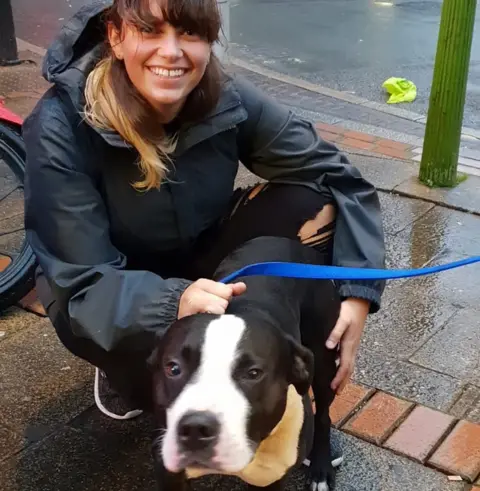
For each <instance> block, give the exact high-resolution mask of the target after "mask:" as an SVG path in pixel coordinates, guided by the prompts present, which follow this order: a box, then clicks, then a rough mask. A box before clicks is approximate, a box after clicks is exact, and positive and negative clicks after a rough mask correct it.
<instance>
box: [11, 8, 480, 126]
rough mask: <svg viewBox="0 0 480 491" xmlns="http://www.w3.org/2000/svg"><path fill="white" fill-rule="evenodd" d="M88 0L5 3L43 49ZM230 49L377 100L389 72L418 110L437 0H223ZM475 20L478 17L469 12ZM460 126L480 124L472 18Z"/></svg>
mask: <svg viewBox="0 0 480 491" xmlns="http://www.w3.org/2000/svg"><path fill="white" fill-rule="evenodd" d="M90 1H91V0H12V4H13V8H14V16H15V23H16V29H17V36H18V37H20V38H22V39H24V40H26V41H29V42H31V43H33V44H36V45H39V46H42V47H47V46H48V44H49V43H50V42H51V40H52V39H53V37H54V35H55V33H56V32H57V31H58V29H59V28H60V26H61V25H62V24H63V22H64V21H65V19H68V17H69V16H70V15H72V13H73V12H75V10H76V9H78V8H79V7H80V6H81V5H84V4H86V3H89V2H90ZM231 1H232V8H231V40H232V52H233V53H234V54H235V55H236V56H240V57H242V58H245V59H247V60H249V61H253V62H255V63H257V64H261V65H263V66H266V67H268V68H270V69H273V70H277V71H279V72H281V73H285V74H289V75H293V76H296V77H300V78H303V79H305V80H308V81H310V82H313V83H317V84H320V85H324V86H326V87H330V88H334V89H337V90H342V91H346V92H350V93H354V94H357V95H358V96H361V97H364V98H366V99H369V100H373V101H378V102H384V101H385V100H386V96H385V92H384V90H383V89H382V87H381V85H382V83H383V81H384V80H385V79H387V78H388V77H390V76H399V77H406V78H408V79H410V80H413V81H414V82H415V84H416V85H417V87H418V97H417V100H416V101H415V102H414V103H412V104H405V105H402V107H405V108H408V109H410V110H412V111H416V112H419V113H424V114H425V113H426V110H427V107H428V95H429V87H430V83H431V79H432V73H433V63H434V56H435V50H436V43H437V36H438V26H439V22H440V12H441V0H433V1H422V0H392V1H391V2H390V1H388V0H387V1H380V0H377V1H376V0H231ZM477 19H480V11H479V15H477ZM464 120H465V125H467V126H471V127H475V128H480V22H477V33H476V36H475V37H474V42H473V48H472V57H471V64H470V76H469V85H468V95H467V103H466V107H465V118H464Z"/></svg>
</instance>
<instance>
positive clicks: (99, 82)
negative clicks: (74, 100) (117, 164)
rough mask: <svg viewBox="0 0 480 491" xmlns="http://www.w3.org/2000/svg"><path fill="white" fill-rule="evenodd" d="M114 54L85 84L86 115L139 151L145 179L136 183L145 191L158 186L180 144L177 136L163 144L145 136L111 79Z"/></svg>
mask: <svg viewBox="0 0 480 491" xmlns="http://www.w3.org/2000/svg"><path fill="white" fill-rule="evenodd" d="M113 63H114V61H113V59H112V57H111V56H109V57H107V58H105V59H103V60H102V61H100V62H99V63H98V64H97V66H96V67H95V68H94V69H93V70H92V71H91V72H90V74H89V75H88V78H87V81H86V86H85V101H86V103H85V111H84V117H85V120H86V121H88V122H89V123H90V124H91V125H92V126H94V127H97V128H99V129H103V130H109V131H111V130H114V131H116V132H117V133H119V134H120V136H121V137H122V138H123V139H124V140H125V141H126V142H128V143H130V144H131V145H132V146H133V147H134V148H136V150H137V151H138V153H139V161H138V166H139V168H140V171H141V172H142V176H143V179H142V180H140V181H137V182H135V183H134V184H133V186H134V188H135V189H137V190H141V191H149V190H150V189H158V188H159V187H160V185H161V183H162V181H163V180H164V179H165V176H166V174H167V172H168V167H167V162H171V158H170V154H171V153H173V151H174V150H175V147H176V143H177V142H176V138H175V137H166V136H165V137H163V138H162V141H161V142H160V143H154V142H152V141H150V140H149V139H147V138H145V137H144V136H142V135H141V134H140V132H139V131H138V130H137V128H136V127H135V123H134V122H133V121H132V120H131V118H130V117H129V115H128V114H127V113H126V111H125V109H124V107H123V106H122V104H119V103H118V101H117V98H116V96H115V93H114V90H113V84H112V80H111V72H112V65H113Z"/></svg>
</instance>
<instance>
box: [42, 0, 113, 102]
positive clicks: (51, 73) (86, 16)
mask: <svg viewBox="0 0 480 491" xmlns="http://www.w3.org/2000/svg"><path fill="white" fill-rule="evenodd" d="M112 3H113V1H112V0H96V1H94V2H93V3H90V4H88V5H85V6H84V7H82V8H81V9H80V10H79V11H78V12H77V13H76V14H75V15H74V16H73V17H72V18H71V19H70V20H69V21H68V22H67V23H66V24H65V25H64V26H63V27H62V29H61V31H60V33H59V35H58V36H57V38H56V39H55V40H54V41H53V43H52V44H51V45H50V47H49V48H48V50H47V54H46V56H45V58H44V61H43V67H42V73H43V77H44V78H45V79H46V80H47V81H48V82H50V83H52V84H55V85H56V87H57V89H58V90H60V91H62V92H65V93H66V94H67V95H68V96H69V98H70V99H71V101H72V102H73V104H74V106H75V107H76V108H77V109H79V110H81V109H83V106H84V101H85V97H84V88H85V81H86V79H87V76H88V74H89V73H90V71H91V70H92V69H93V67H94V66H95V65H96V63H97V62H98V61H99V60H100V59H101V57H102V55H103V53H104V50H105V40H106V26H105V22H104V19H103V16H104V14H105V12H106V10H107V9H108V8H109V7H111V6H112Z"/></svg>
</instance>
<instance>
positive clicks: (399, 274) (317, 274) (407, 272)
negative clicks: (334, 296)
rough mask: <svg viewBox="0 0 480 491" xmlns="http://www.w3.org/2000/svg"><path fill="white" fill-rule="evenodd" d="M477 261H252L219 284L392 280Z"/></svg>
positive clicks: (458, 266) (469, 259)
mask: <svg viewBox="0 0 480 491" xmlns="http://www.w3.org/2000/svg"><path fill="white" fill-rule="evenodd" d="M479 262H480V256H472V257H469V258H467V259H462V260H460V261H454V262H452V263H447V264H441V265H439V266H431V267H428V268H419V269H390V270H388V269H368V268H348V267H341V266H319V265H313V264H299V263H282V262H267V263H257V264H251V265H250V266H245V267H244V268H242V269H239V270H238V271H235V272H234V273H232V274H230V275H228V276H227V277H225V278H223V279H222V280H220V283H231V282H232V281H234V280H236V279H237V278H240V277H242V276H281V277H284V278H310V279H316V280H394V279H399V278H412V277H416V276H425V275H429V274H434V273H441V272H442V271H447V270H449V269H455V268H460V267H462V266H467V265H468V264H474V263H479Z"/></svg>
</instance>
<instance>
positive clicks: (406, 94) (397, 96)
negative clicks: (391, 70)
mask: <svg viewBox="0 0 480 491" xmlns="http://www.w3.org/2000/svg"><path fill="white" fill-rule="evenodd" d="M382 87H383V88H384V89H386V91H387V92H388V93H389V94H390V98H389V99H388V101H387V103H388V104H398V103H399V102H413V101H414V100H415V99H416V97H417V86H416V85H415V84H414V83H413V82H412V81H410V80H407V79H406V78H398V77H390V78H389V79H387V80H385V82H383V84H382Z"/></svg>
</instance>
